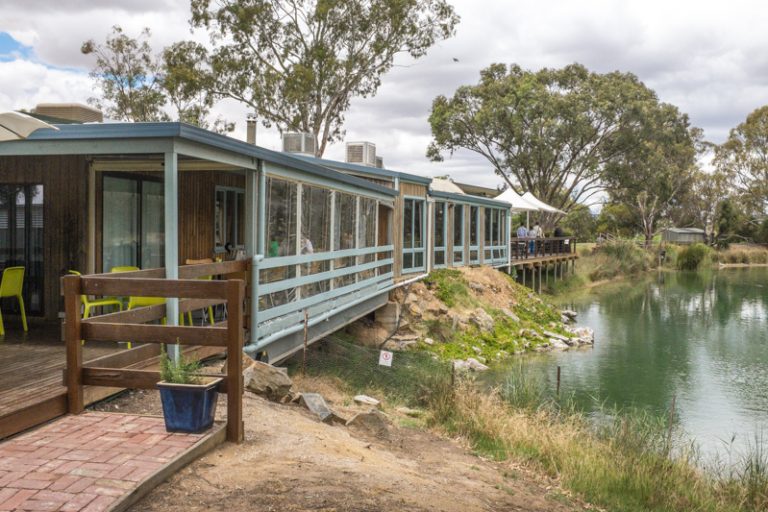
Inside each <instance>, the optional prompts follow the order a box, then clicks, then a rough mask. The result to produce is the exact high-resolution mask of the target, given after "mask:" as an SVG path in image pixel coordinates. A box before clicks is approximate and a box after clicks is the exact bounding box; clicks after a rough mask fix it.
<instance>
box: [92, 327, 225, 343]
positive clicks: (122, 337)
mask: <svg viewBox="0 0 768 512" xmlns="http://www.w3.org/2000/svg"><path fill="white" fill-rule="evenodd" d="M82 338H83V339H85V340H103V341H130V342H133V343H136V342H144V343H166V344H170V345H175V344H176V343H178V344H179V345H203V346H206V347H224V346H226V345H227V329H224V328H222V327H180V326H171V325H145V324H117V323H84V324H83V325H82Z"/></svg>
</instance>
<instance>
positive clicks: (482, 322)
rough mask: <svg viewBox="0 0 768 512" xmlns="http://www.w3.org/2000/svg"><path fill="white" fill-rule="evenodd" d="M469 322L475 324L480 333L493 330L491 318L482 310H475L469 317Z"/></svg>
mask: <svg viewBox="0 0 768 512" xmlns="http://www.w3.org/2000/svg"><path fill="white" fill-rule="evenodd" d="M469 321H470V322H472V323H473V324H475V325H476V326H477V327H478V328H479V329H480V330H481V331H492V330H493V324H494V322H493V317H492V316H491V315H489V314H488V313H486V311H485V310H484V309H483V308H477V309H475V310H474V311H472V313H470V315H469Z"/></svg>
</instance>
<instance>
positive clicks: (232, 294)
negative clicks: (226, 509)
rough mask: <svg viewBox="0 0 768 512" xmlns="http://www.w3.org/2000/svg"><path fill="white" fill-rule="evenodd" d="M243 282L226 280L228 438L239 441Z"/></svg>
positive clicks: (242, 433) (242, 427)
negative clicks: (228, 391)
mask: <svg viewBox="0 0 768 512" xmlns="http://www.w3.org/2000/svg"><path fill="white" fill-rule="evenodd" d="M244 293H245V283H244V282H243V281H241V280H239V279H238V280H231V281H227V311H228V313H229V315H228V323H227V381H228V385H229V390H231V392H230V393H229V394H228V395H227V440H228V441H230V442H233V443H242V442H243V439H244V437H245V425H244V424H243V296H244Z"/></svg>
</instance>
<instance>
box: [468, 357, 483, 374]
mask: <svg viewBox="0 0 768 512" xmlns="http://www.w3.org/2000/svg"><path fill="white" fill-rule="evenodd" d="M467 365H468V366H469V369H470V370H474V371H476V372H484V371H485V370H487V369H488V367H487V366H485V365H484V364H483V363H481V362H480V361H478V360H477V359H475V358H474V357H468V358H467Z"/></svg>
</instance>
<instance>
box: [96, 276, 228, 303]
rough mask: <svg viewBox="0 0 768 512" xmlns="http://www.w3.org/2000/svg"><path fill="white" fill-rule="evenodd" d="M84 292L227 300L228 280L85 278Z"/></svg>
mask: <svg viewBox="0 0 768 512" xmlns="http://www.w3.org/2000/svg"><path fill="white" fill-rule="evenodd" d="M81 286H82V291H81V293H84V294H87V295H101V296H106V295H116V296H119V297H128V296H136V297H183V298H187V299H226V298H227V283H226V281H202V280H200V279H180V280H173V281H170V280H167V279H133V278H124V277H108V278H107V277H93V276H84V277H82V285H81Z"/></svg>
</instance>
